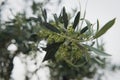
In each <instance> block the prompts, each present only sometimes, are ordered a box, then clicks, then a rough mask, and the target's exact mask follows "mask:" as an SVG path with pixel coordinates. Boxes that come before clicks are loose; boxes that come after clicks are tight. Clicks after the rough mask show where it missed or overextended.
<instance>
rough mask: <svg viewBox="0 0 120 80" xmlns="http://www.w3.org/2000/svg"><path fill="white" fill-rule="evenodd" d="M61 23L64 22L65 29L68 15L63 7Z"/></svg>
mask: <svg viewBox="0 0 120 80" xmlns="http://www.w3.org/2000/svg"><path fill="white" fill-rule="evenodd" d="M63 23H64V27H65V28H66V29H67V26H68V16H67V13H66V10H65V7H63Z"/></svg>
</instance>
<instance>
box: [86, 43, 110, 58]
mask: <svg viewBox="0 0 120 80" xmlns="http://www.w3.org/2000/svg"><path fill="white" fill-rule="evenodd" d="M84 46H85V47H87V48H88V49H90V50H91V51H93V52H95V53H96V54H98V55H100V56H111V55H110V54H107V53H105V52H103V51H101V50H99V49H96V48H94V47H92V46H89V45H85V44H84Z"/></svg>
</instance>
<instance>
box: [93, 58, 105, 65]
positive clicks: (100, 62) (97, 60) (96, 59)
mask: <svg viewBox="0 0 120 80" xmlns="http://www.w3.org/2000/svg"><path fill="white" fill-rule="evenodd" d="M94 60H95V61H96V62H97V63H99V64H104V63H103V62H102V61H101V60H100V59H98V58H94Z"/></svg>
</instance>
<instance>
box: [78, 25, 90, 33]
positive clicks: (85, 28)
mask: <svg viewBox="0 0 120 80" xmlns="http://www.w3.org/2000/svg"><path fill="white" fill-rule="evenodd" d="M87 30H88V26H86V27H84V28H83V29H82V30H81V31H80V34H83V33H84V32H86V31H87Z"/></svg>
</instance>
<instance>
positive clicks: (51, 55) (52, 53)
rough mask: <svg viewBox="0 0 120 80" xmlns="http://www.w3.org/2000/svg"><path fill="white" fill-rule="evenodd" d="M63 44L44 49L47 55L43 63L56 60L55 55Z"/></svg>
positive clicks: (54, 44)
mask: <svg viewBox="0 0 120 80" xmlns="http://www.w3.org/2000/svg"><path fill="white" fill-rule="evenodd" d="M61 44H63V42H57V43H52V44H48V45H47V47H46V48H45V49H44V50H45V51H46V52H47V53H46V55H45V57H44V59H43V61H45V60H49V59H54V57H55V53H56V52H57V50H58V49H59V47H60V45H61Z"/></svg>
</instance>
